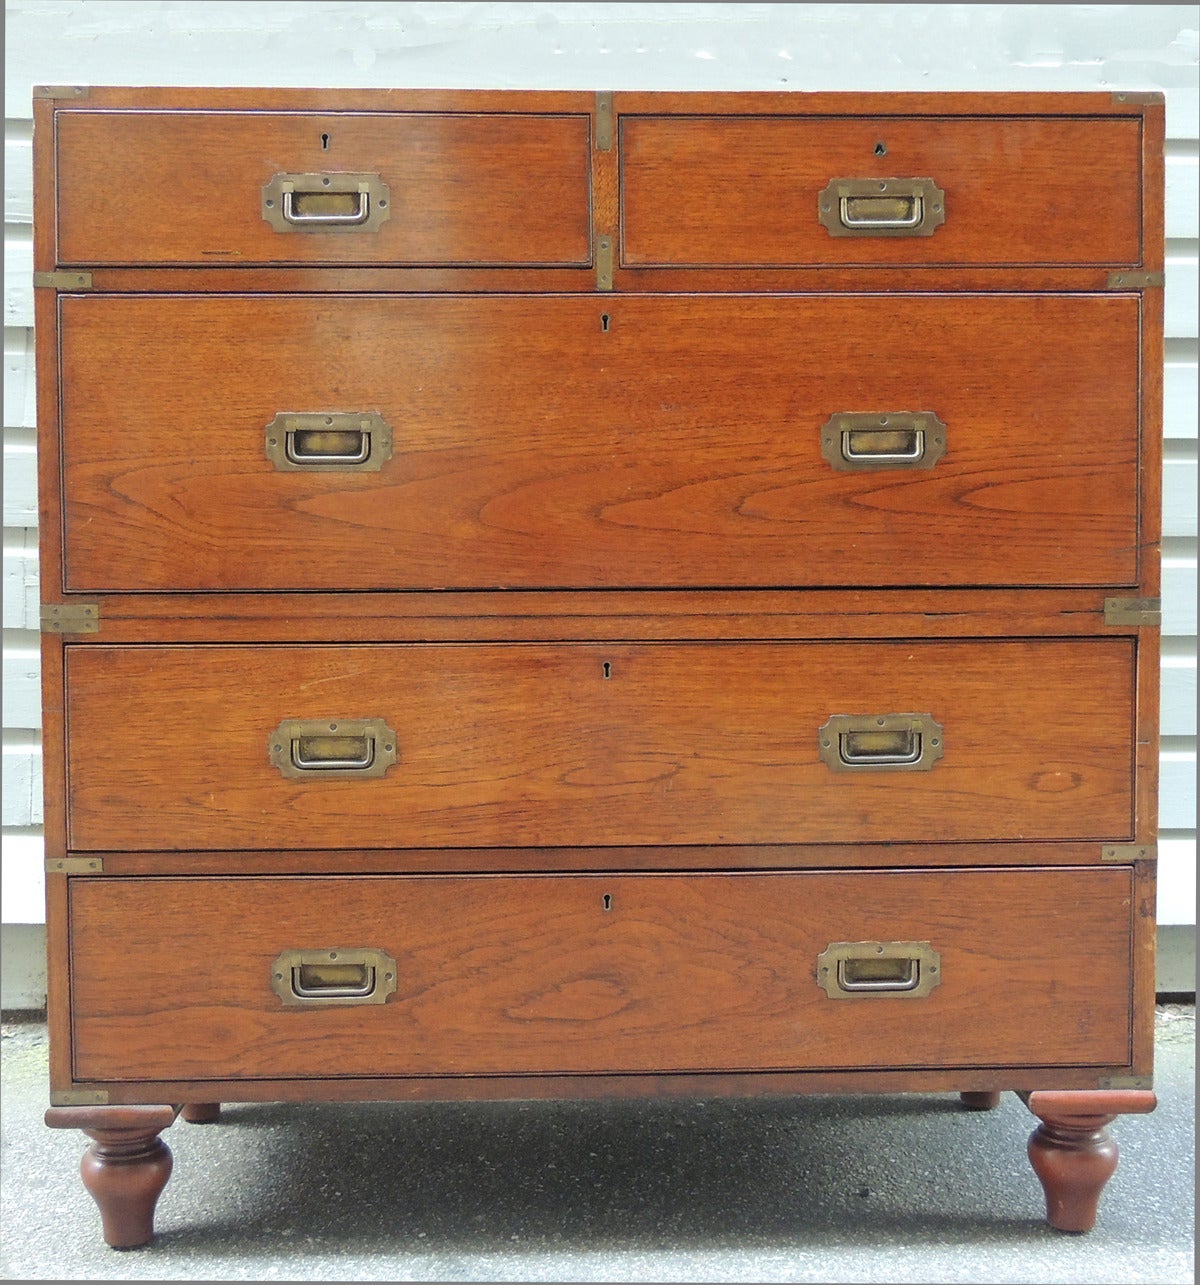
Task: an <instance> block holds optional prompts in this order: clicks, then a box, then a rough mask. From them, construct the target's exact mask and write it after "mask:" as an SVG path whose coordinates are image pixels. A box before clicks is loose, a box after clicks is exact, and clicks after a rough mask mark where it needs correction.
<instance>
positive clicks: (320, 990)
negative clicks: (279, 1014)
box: [271, 948, 396, 1005]
mask: <svg viewBox="0 0 1200 1285" xmlns="http://www.w3.org/2000/svg"><path fill="white" fill-rule="evenodd" d="M271 989H272V990H273V991H274V992H275V994H276V995H278V996H279V998H280V999H281V1000H282V1001H283V1003H284V1004H290V1005H298V1004H308V1005H322V1004H339V1005H340V1004H386V1003H387V1001H388V996H390V995H393V994H395V991H396V961H395V960H394V959H393V958H392V957H391V956H390V955H387V954H384V952H383V951H382V950H343V949H340V948H339V949H337V950H285V951H284V952H283V953H282V954H281V955H279V956H277V957H276V959H275V960H274V961H273V962H272V964H271Z"/></svg>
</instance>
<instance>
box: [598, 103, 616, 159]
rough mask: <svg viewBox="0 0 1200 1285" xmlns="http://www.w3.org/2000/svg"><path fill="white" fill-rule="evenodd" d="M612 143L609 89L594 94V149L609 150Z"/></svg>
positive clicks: (611, 105)
mask: <svg viewBox="0 0 1200 1285" xmlns="http://www.w3.org/2000/svg"><path fill="white" fill-rule="evenodd" d="M612 145H613V96H612V91H611V90H602V91H601V92H600V93H598V94H597V95H596V150H597V151H598V152H611V151H612Z"/></svg>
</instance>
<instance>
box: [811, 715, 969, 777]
mask: <svg viewBox="0 0 1200 1285" xmlns="http://www.w3.org/2000/svg"><path fill="white" fill-rule="evenodd" d="M817 748H818V752H819V753H820V756H821V761H822V762H823V763H824V764H826V766H827V767H828V768H829V769H830V771H832V772H928V771H929V769H930V768H931V767H933V765H934V763H936V762H937V760H938V759H940V758H941V757H942V753H943V751H944V749H945V737H944V735H943V732H942V727H941V724H940V723H938V722H936V721H935V720H934V718H933V716H932V715H931V714H833V715H831V716H830V719H829V721H828V722H827V723H826V724H825V725H824V726H823V727H822V728H821V729H820V731H819V732H818V734H817Z"/></svg>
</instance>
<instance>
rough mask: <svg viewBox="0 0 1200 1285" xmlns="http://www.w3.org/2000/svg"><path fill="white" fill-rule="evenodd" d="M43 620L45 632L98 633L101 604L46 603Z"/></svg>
mask: <svg viewBox="0 0 1200 1285" xmlns="http://www.w3.org/2000/svg"><path fill="white" fill-rule="evenodd" d="M41 620H42V633H44V634H98V633H99V632H100V604H99V603H98V602H54V603H46V604H43V606H42V615H41Z"/></svg>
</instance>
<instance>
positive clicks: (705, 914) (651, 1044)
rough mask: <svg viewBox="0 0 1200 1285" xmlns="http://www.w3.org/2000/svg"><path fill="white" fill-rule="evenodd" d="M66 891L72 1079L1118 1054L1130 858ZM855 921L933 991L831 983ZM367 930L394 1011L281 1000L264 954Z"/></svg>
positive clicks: (954, 1061) (88, 885)
mask: <svg viewBox="0 0 1200 1285" xmlns="http://www.w3.org/2000/svg"><path fill="white" fill-rule="evenodd" d="M605 896H607V897H609V898H611V901H610V903H609V905H610V908H609V909H605V907H604V901H603V898H604V897H605ZM71 902H72V904H71V913H72V956H71V958H72V975H73V981H74V987H73V1005H74V1021H75V1026H74V1033H75V1034H74V1060H75V1071H76V1074H77V1075H78V1076H79V1077H80V1078H81V1079H90V1080H106V1079H113V1080H128V1079H138V1078H154V1077H158V1078H186V1077H188V1076H196V1075H205V1074H208V1073H211V1071H212V1070H213V1069H215V1068H219V1069H220V1073H221V1074H222V1075H223V1076H227V1077H229V1078H232V1079H236V1078H242V1077H250V1078H252V1077H256V1076H273V1077H280V1076H288V1077H291V1076H341V1077H349V1076H355V1075H380V1074H391V1075H423V1074H439V1075H464V1074H492V1073H495V1074H504V1073H507V1074H513V1073H527V1074H537V1073H555V1072H557V1073H563V1072H574V1073H595V1072H605V1071H626V1072H644V1071H664V1072H681V1071H693V1070H722V1071H737V1070H742V1069H749V1068H762V1069H802V1068H805V1067H814V1068H820V1069H830V1068H837V1067H846V1068H864V1067H865V1068H869V1067H872V1066H883V1067H887V1068H893V1069H894V1068H899V1067H926V1066H928V1067H940V1066H942V1067H944V1066H978V1065H988V1066H1003V1065H1018V1064H1020V1063H1022V1062H1029V1061H1037V1062H1042V1063H1066V1064H1072V1063H1074V1064H1096V1063H1099V1062H1107V1061H1120V1060H1123V1059H1125V1058H1126V1057H1127V1055H1128V1046H1129V1005H1130V997H1129V950H1128V932H1129V913H1130V879H1129V873H1128V871H1124V870H1112V871H1090V872H1084V871H1037V870H1034V871H1019V872H1011V871H1008V872H996V871H992V872H961V871H959V872H945V873H940V874H932V873H915V872H891V873H886V874H874V875H869V876H863V875H856V874H841V875H832V874H815V875H795V874H792V875H761V874H759V875H743V876H736V875H734V876H730V875H692V876H688V877H682V878H681V877H678V876H671V875H659V876H640V877H638V876H604V875H597V876H594V877H579V876H577V877H566V876H561V877H556V878H537V877H531V878H526V879H520V878H480V877H475V878H450V877H432V878H419V877H414V878H396V879H371V878H365V877H364V878H358V879H332V878H331V879H323V880H288V881H278V880H260V879H239V880H223V881H222V880H204V879H198V880H144V881H143V880H124V879H101V880H87V879H81V880H76V881H75V882H74V883H73V884H72V887H71ZM235 904H236V906H237V913H236V915H231V914H230V913H228V908H229V907H231V906H232V905H235ZM1067 905H1069V906H1070V907H1071V914H1070V917H1069V918H1068V919H1065V920H1064V919H1063V917H1062V914H1061V908H1062V907H1063V906H1067ZM864 940H866V941H871V940H904V941H929V942H931V944H932V945H933V948H934V949H935V950H937V951H939V952H940V953H941V955H942V982H941V984H940V985H939V986H938V987H937V988H936V989H935V990H934V991H933V992H932V993H931V994H930V995H929V996H928V997H924V998H920V999H911V998H910V999H896V998H894V997H889V998H880V997H872V998H870V999H860V1000H831V999H829V998H828V997H827V996H826V995H825V993H824V992H823V991H822V990H821V989H820V988H819V987H818V986H817V984H816V975H815V974H816V957H817V955H818V954H819V953H820V952H821V951H823V950H824V949H825V948H826V947H827V946H828V945H829V943H830V942H831V941H864ZM117 942H119V943H120V947H119V948H114V943H117ZM354 945H370V946H373V947H376V948H378V949H381V950H385V951H387V952H388V953H389V954H391V955H393V956H394V957H395V959H396V962H397V990H396V994H395V996H394V997H393V998H392V999H391V1000H389V1002H388V1003H387V1004H386V1005H380V1006H368V1007H352V1008H346V1007H341V1008H338V1007H329V1008H325V1009H321V1010H306V1009H285V1008H283V1007H282V1006H281V1005H280V1002H279V1000H278V998H277V997H276V996H275V995H274V994H273V993H272V991H271V989H270V985H269V981H270V977H269V974H270V965H271V961H272V960H273V958H274V957H275V956H276V955H277V954H279V952H280V951H281V950H283V949H289V948H293V947H309V946H311V947H312V948H332V947H335V946H343V947H347V948H348V947H351V946H354ZM981 997H986V1003H982V1002H981Z"/></svg>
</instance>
